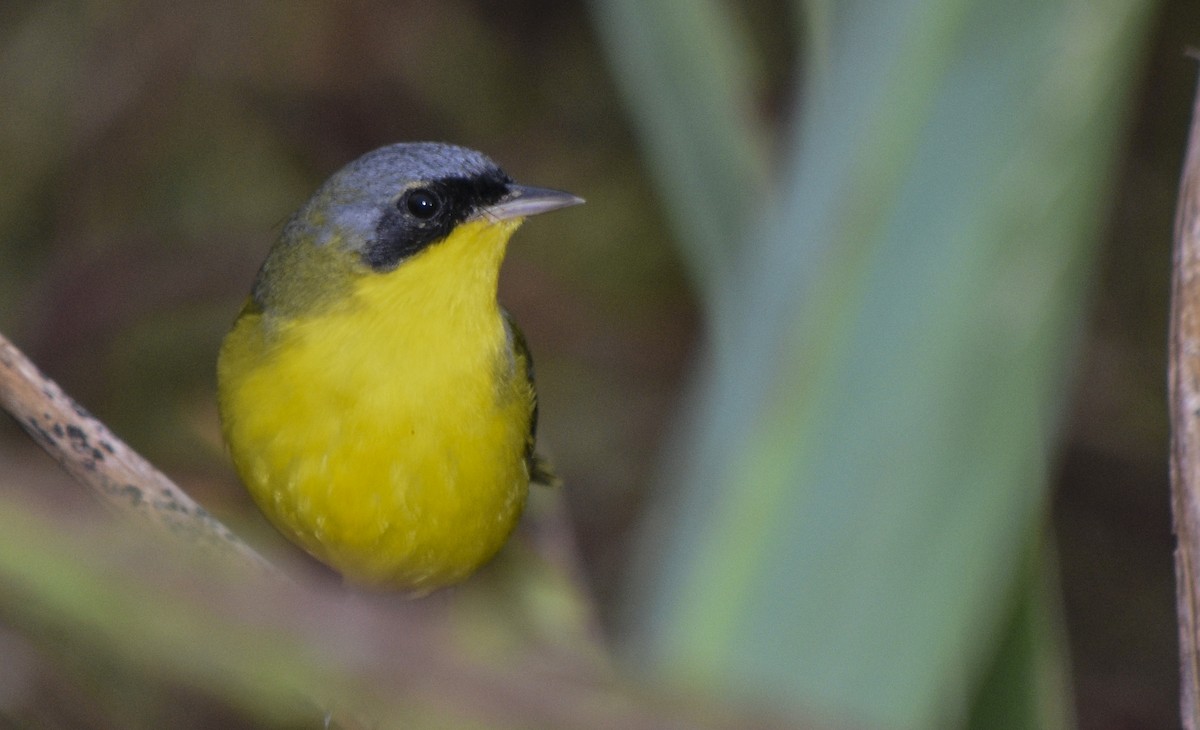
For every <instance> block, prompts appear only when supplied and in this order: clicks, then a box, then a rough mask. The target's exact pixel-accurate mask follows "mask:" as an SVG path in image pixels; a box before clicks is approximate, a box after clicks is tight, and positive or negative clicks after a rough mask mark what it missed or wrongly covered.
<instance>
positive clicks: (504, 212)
mask: <svg viewBox="0 0 1200 730" xmlns="http://www.w3.org/2000/svg"><path fill="white" fill-rule="evenodd" d="M582 202H583V198H581V197H579V196H578V195H572V194H570V193H564V192H563V191H561V190H550V189H549V188H531V187H527V186H525V185H509V186H508V195H505V196H504V197H503V198H501V199H500V202H498V203H495V204H493V205H489V206H487V207H486V208H480V209H479V210H478V211H476V212H475V214H474V215H472V216H471V219H472V220H475V219H486V220H493V221H501V220H505V219H509V218H525V217H526V216H531V215H537V214H538V213H549V212H550V211H552V210H558V209H559V208H567V207H570V206H572V205H579V204H580V203H582Z"/></svg>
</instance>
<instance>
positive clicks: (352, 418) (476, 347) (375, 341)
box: [217, 146, 578, 591]
mask: <svg viewBox="0 0 1200 730" xmlns="http://www.w3.org/2000/svg"><path fill="white" fill-rule="evenodd" d="M397 147H401V146H397ZM443 147H444V146H443ZM385 149H388V148H385ZM451 149H458V148H451ZM401 172H404V171H403V170H402V171H401ZM341 174H342V175H345V174H346V173H345V171H343V173H341ZM427 177H428V176H427ZM400 182H404V180H401V181H400ZM411 187H412V186H411V185H407V186H400V190H399V191H391V192H389V193H388V196H387V200H386V205H388V206H392V208H391V209H390V210H393V209H394V208H395V206H397V205H400V206H403V205H404V202H403V200H404V199H403V198H401V199H400V200H401V202H400V203H397V202H396V200H395V199H396V195H397V194H401V191H403V190H407V189H410V188H411ZM430 189H432V190H434V192H435V193H438V190H441V188H437V187H436V186H435V187H432V188H430ZM447 189H449V188H447ZM514 189H515V188H514ZM438 194H439V195H441V197H448V196H449V195H450V193H446V192H445V191H444V190H443V191H442V192H441V193H438ZM410 195H411V194H410ZM326 197H329V196H326ZM330 199H331V200H334V201H335V203H334V204H335V205H337V204H338V203H337V202H336V201H339V200H341V198H337V197H336V196H334V197H332V198H330ZM575 200H576V201H577V200H578V199H575ZM319 202H320V204H321V206H328V205H329V203H328V201H319ZM438 202H439V204H442V203H444V204H446V205H449V202H446V201H441V200H440V199H439V201H438ZM450 202H452V201H450ZM421 204H422V201H417V203H416V204H412V203H410V204H409V207H410V208H411V209H413V210H416V211H417V212H418V213H421V212H423V211H424V209H423V208H421V207H420V205H421ZM562 204H569V203H562ZM562 204H560V205H559V206H558V207H562ZM312 205H313V204H312V203H310V208H311V206H312ZM495 209H496V210H499V209H500V208H499V207H496V208H495ZM314 210H316V211H317V213H321V215H317V214H316V213H314ZM314 210H309V211H308V213H307V214H305V212H304V210H303V209H302V211H301V213H300V214H298V216H303V215H308V218H305V219H304V220H303V221H302V222H303V225H305V226H309V228H300V229H298V230H300V231H301V233H299V234H294V235H293V238H297V239H298V240H299V243H296V242H292V244H291V245H290V246H280V245H279V244H277V246H280V251H279V252H278V253H277V252H276V251H274V250H273V251H272V257H271V258H268V261H267V264H265V265H264V268H263V271H262V272H261V273H260V285H256V298H254V299H252V300H251V301H250V302H248V303H247V306H246V308H245V309H244V310H243V312H242V314H241V316H240V317H239V318H238V320H237V322H236V323H235V325H234V327H233V330H232V331H231V332H230V333H229V335H228V336H227V337H226V339H225V341H224V343H223V344H222V347H221V352H220V356H219V358H218V366H217V371H218V391H219V406H220V412H221V419H222V427H223V430H224V434H225V438H226V441H227V443H228V444H229V448H230V452H231V454H232V457H233V461H234V463H235V465H236V467H237V470H238V472H239V473H240V475H241V477H242V479H243V481H244V482H245V484H246V487H247V488H248V490H249V492H250V494H251V495H252V496H253V498H254V500H255V502H256V503H257V504H258V506H259V507H260V508H261V509H262V511H263V512H264V513H265V514H266V516H267V517H268V518H269V519H270V520H271V522H272V523H274V525H275V526H276V527H277V528H278V529H279V530H280V531H281V532H283V533H284V534H285V535H286V536H288V537H289V538H291V539H292V540H293V541H295V542H296V543H297V544H299V545H300V546H302V547H303V548H304V549H305V550H307V551H308V552H309V553H311V554H312V555H314V556H315V557H317V558H318V559H320V560H322V561H323V562H325V563H327V564H329V565H330V566H332V567H334V568H335V569H337V570H338V571H340V572H341V573H342V574H343V575H345V576H346V577H347V578H348V579H350V580H352V581H354V582H358V583H365V584H373V585H388V586H395V587H400V588H405V589H409V590H414V591H424V590H429V589H432V588H436V587H438V586H442V585H446V584H450V583H454V582H457V581H460V580H462V579H463V578H465V577H466V576H468V575H470V574H471V573H472V572H474V571H475V570H476V569H477V568H478V567H479V566H480V565H482V564H483V563H484V562H486V561H487V560H488V559H489V558H491V557H492V556H493V555H494V554H495V553H496V552H497V551H498V550H499V549H500V548H501V546H502V545H503V544H504V542H505V541H506V539H507V538H508V536H509V534H510V533H511V531H512V529H513V527H514V525H515V524H516V522H517V519H518V517H519V516H520V513H521V509H522V506H523V504H524V501H525V496H526V493H527V491H528V486H529V480H530V465H531V464H532V463H534V462H533V461H532V443H533V442H532V430H533V420H534V418H535V405H536V396H535V393H534V388H533V383H532V380H531V377H530V371H529V367H528V353H527V351H526V350H525V347H524V341H523V339H522V338H521V335H520V333H519V331H517V330H516V329H515V326H514V325H512V323H511V322H510V320H509V319H508V317H507V315H506V314H505V313H504V312H503V310H501V308H500V307H499V305H498V303H497V301H496V283H497V277H498V275H499V270H500V264H501V262H502V260H503V257H504V252H505V249H506V246H507V243H508V240H509V238H510V236H511V235H512V233H513V231H515V230H516V228H517V227H518V226H519V225H520V223H521V221H522V217H520V216H519V215H515V214H514V215H512V216H511V217H502V218H497V217H495V216H489V215H469V216H465V218H464V219H463V220H461V221H455V222H453V224H452V225H451V226H450V227H449V232H448V233H447V234H446V235H445V236H444V237H443V238H433V239H431V242H429V243H427V244H425V245H423V246H422V247H419V249H418V250H416V251H415V252H409V251H408V249H407V248H405V249H403V252H404V253H403V256H402V257H401V258H400V259H399V261H398V263H395V264H393V263H392V262H390V261H388V262H386V265H384V266H380V267H379V268H378V270H371V267H369V266H366V265H364V264H363V263H361V260H362V259H366V258H367V257H368V254H366V253H363V251H367V250H368V249H367V248H365V246H366V244H364V243H363V242H361V241H352V240H349V238H351V237H353V236H354V235H356V234H355V230H354V228H353V225H354V224H356V222H357V221H358V218H356V217H354V216H351V215H349V214H347V215H345V216H343V217H344V218H345V220H348V221H350V223H349V224H346V225H342V226H341V227H335V228H334V230H333V232H332V234H331V235H330V236H329V237H328V240H325V241H314V240H309V239H311V238H313V236H314V235H315V234H310V232H309V231H310V229H312V230H322V231H323V230H324V229H323V228H321V229H316V228H312V226H311V223H312V221H316V223H317V225H319V226H325V225H327V218H326V216H325V214H324V212H322V210H320V209H314ZM510 212H515V213H521V212H522V209H519V208H518V209H515V211H510ZM532 212H540V211H539V210H536V209H534V210H532ZM393 213H394V210H393ZM393 213H389V215H391V214H393ZM405 215H408V214H407V213H405ZM447 215H449V214H447ZM420 222H421V221H418V223H420ZM297 225H300V224H297ZM374 225H375V226H376V228H377V229H378V230H379V231H383V230H384V224H382V223H374ZM389 225H390V224H389ZM392 228H395V226H394V225H393V226H392ZM388 230H389V231H390V230H392V229H388ZM375 235H383V234H375ZM388 235H392V234H390V233H389V234H388ZM365 237H367V236H366V235H365V234H364V238H365ZM410 238H411V237H410ZM397 240H399V239H397ZM404 240H405V241H407V240H408V239H404ZM389 245H391V244H389ZM395 245H396V246H400V245H404V246H408V245H409V244H407V243H403V244H395ZM389 267H390V270H389ZM267 277H273V278H274V279H275V281H267V283H266V284H263V283H262V282H263V280H264V279H265V278H267ZM310 280H312V281H317V282H318V283H316V284H304V283H301V284H297V283H296V282H308V281H310ZM262 291H266V292H267V293H268V295H269V296H268V295H261V296H259V293H260V292H262ZM272 297H273V299H272ZM298 297H299V298H300V299H302V300H303V301H300V302H297V301H295V300H296V299H297V298H298ZM259 300H262V301H259ZM264 301H265V302H267V304H265V305H264Z"/></svg>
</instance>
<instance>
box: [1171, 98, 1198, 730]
mask: <svg viewBox="0 0 1200 730" xmlns="http://www.w3.org/2000/svg"><path fill="white" fill-rule="evenodd" d="M1195 103H1196V106H1195V107H1194V108H1193V112H1192V129H1191V134H1190V138H1189V142H1188V149H1187V157H1186V159H1185V161H1184V167H1183V175H1182V179H1181V180H1180V183H1179V202H1178V207H1177V209H1176V217H1175V255H1174V275H1173V280H1172V287H1171V289H1172V291H1171V333H1170V361H1169V376H1168V377H1169V384H1170V395H1169V408H1170V417H1171V507H1172V511H1173V513H1174V521H1175V537H1176V543H1177V544H1176V548H1175V580H1176V606H1177V610H1178V613H1179V618H1178V620H1179V656H1180V679H1181V683H1182V684H1181V698H1180V710H1181V713H1182V716H1183V726H1184V727H1185V728H1187V730H1197V729H1198V728H1200V717H1198V716H1197V698H1198V697H1200V684H1198V683H1200V625H1198V622H1200V595H1198V593H1197V591H1198V590H1200V575H1198V574H1197V572H1196V571H1197V569H1198V568H1200V90H1198V92H1197V97H1196V102H1195Z"/></svg>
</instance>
